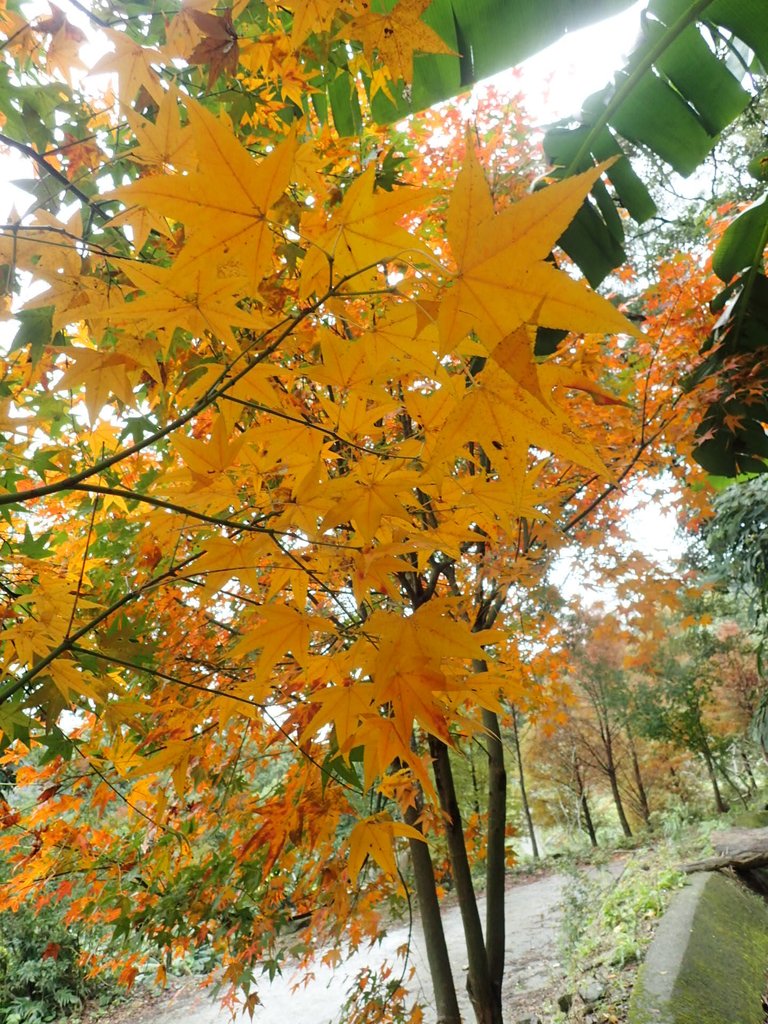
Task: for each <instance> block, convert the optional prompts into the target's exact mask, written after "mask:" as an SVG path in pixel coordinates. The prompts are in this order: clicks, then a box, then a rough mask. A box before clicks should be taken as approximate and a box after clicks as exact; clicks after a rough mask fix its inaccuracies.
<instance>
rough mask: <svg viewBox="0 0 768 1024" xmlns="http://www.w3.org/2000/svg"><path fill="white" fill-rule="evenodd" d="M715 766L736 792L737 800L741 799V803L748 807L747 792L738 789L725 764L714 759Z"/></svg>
mask: <svg viewBox="0 0 768 1024" xmlns="http://www.w3.org/2000/svg"><path fill="white" fill-rule="evenodd" d="M715 766H716V767H717V768H719V769H720V774H721V775H722V777H723V778H724V779H725V781H726V782H727V783H728V785H729V786H730V787H731V789H732V790H733V792H734V793H735V794H736V796H737V797H738V798H739V800H741V803H742V805H743V806H744V807H745V808H746V807H749V800H748V799H747V797H748V794H747V793H742V791H741V790H740V789H739V787H738V786H737V785H736V783H735V782H734V780H733V778H732V776H731V773H730V772H729V771H728V770H727V769H726V768H725V766H724V765H723V763H722V761H720V760H715Z"/></svg>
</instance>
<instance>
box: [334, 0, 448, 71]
mask: <svg viewBox="0 0 768 1024" xmlns="http://www.w3.org/2000/svg"><path fill="white" fill-rule="evenodd" d="M431 3H432V0H400V2H399V3H397V4H395V6H394V7H393V8H392V10H391V11H390V12H389V13H388V14H377V13H375V12H374V11H370V10H369V11H368V12H367V13H366V14H363V15H361V16H360V17H359V18H354V19H353V20H352V21H351V22H350V24H349V25H345V26H344V28H343V29H342V31H341V32H340V33H339V35H340V36H342V37H343V38H344V39H356V40H358V41H359V42H361V43H362V44H363V49H364V51H365V55H366V57H367V58H368V62H369V63H370V64H371V65H373V62H374V55H378V58H379V60H380V61H382V62H383V63H384V64H386V66H387V68H388V69H389V73H390V75H391V76H392V78H393V80H394V81H397V80H398V79H400V78H402V80H403V81H404V82H411V81H412V80H413V56H414V54H415V53H447V54H452V55H453V56H456V51H455V50H452V49H451V48H450V46H448V44H447V43H446V42H445V41H444V40H443V39H441V38H440V36H439V35H438V34H437V32H435V31H434V29H431V28H430V27H429V26H428V25H426V24H425V23H424V22H423V21H422V20H421V16H422V14H423V13H424V11H426V9H427V8H428V7H429V6H430V4H431Z"/></svg>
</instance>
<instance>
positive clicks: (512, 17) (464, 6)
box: [330, 0, 634, 130]
mask: <svg viewBox="0 0 768 1024" xmlns="http://www.w3.org/2000/svg"><path fill="white" fill-rule="evenodd" d="M633 2H634V0H578V2H574V0H434V2H433V3H432V5H431V6H430V7H429V8H428V10H427V11H426V12H425V14H424V15H423V20H424V21H425V22H426V23H427V24H428V25H429V26H430V28H433V29H434V30H435V31H436V32H437V33H438V35H440V36H441V37H442V38H443V39H444V40H445V42H446V43H447V44H448V45H449V46H450V47H451V48H452V49H454V50H455V51H456V53H457V54H458V56H456V57H453V56H447V55H429V54H424V55H421V56H417V57H416V59H415V61H414V75H413V83H412V87H411V88H410V89H408V88H406V87H405V86H404V84H403V83H402V82H400V83H398V84H397V85H396V86H394V88H393V96H394V99H395V102H391V101H389V100H388V99H387V98H386V97H385V96H384V95H383V93H381V92H379V93H377V95H376V99H375V101H374V104H373V113H374V116H375V117H376V119H377V120H379V121H381V122H385V123H386V122H389V121H394V120H397V119H398V118H402V117H404V116H405V115H407V114H409V113H412V112H413V111H416V110H423V109H425V108H426V107H430V106H432V105H433V104H434V103H438V102H439V101H440V100H445V99H449V98H450V97H451V96H455V95H456V94H457V93H459V92H462V91H463V90H465V89H469V88H470V87H471V86H472V85H474V83H475V82H478V81H480V80H481V79H482V78H487V77H488V76H489V75H494V74H496V73H497V72H499V71H504V70H505V69H506V68H510V67H514V66H515V65H516V64H519V63H520V62H521V61H524V60H525V59H526V58H527V57H530V56H532V55H533V54H534V53H538V52H539V51H540V50H542V49H544V47H546V46H549V44H550V43H553V42H555V41H556V40H557V39H559V38H560V37H561V36H563V35H565V34H566V33H567V32H573V31H575V30H576V29H578V28H583V27H584V26H585V25H590V24H593V23H594V22H596V21H601V20H602V19H603V18H607V17H610V16H611V15H613V14H618V13H620V12H621V11H623V10H626V9H627V8H628V7H631V6H632V3H633ZM394 3H395V0H386V2H384V3H379V4H377V5H376V6H377V7H379V8H381V9H389V8H391V7H393V6H394ZM330 102H331V108H332V110H333V114H334V120H335V121H336V124H337V126H338V127H339V129H340V130H343V128H344V127H345V126H347V125H348V124H349V123H350V122H349V120H348V115H347V112H346V111H345V110H344V108H343V106H341V107H340V108H339V119H338V120H336V118H337V107H336V104H335V103H334V97H333V96H330ZM340 102H341V104H345V103H346V97H345V96H342V97H341V99H340Z"/></svg>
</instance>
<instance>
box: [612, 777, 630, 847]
mask: <svg viewBox="0 0 768 1024" xmlns="http://www.w3.org/2000/svg"><path fill="white" fill-rule="evenodd" d="M606 775H607V776H608V782H609V783H610V785H611V794H612V796H613V802H614V804H615V805H616V813H617V814H618V816H619V824H620V825H621V831H622V832H623V833H624V835H625V836H626V837H627V838H628V839H629V838H631V836H632V829H631V828H630V827H629V822H628V821H627V816H626V814H625V813H624V804H623V802H622V799H621V793H620V791H619V780H618V779H617V778H616V769H615V768H614V767H611V768H610V769H609V770H608V771H606Z"/></svg>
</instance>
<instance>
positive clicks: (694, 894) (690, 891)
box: [628, 874, 768, 1024]
mask: <svg viewBox="0 0 768 1024" xmlns="http://www.w3.org/2000/svg"><path fill="white" fill-rule="evenodd" d="M767 972H768V905H766V903H765V902H764V901H763V900H762V899H760V898H759V897H758V896H755V895H754V894H753V893H750V892H747V891H746V890H745V889H744V888H743V887H742V886H740V885H738V884H737V883H736V882H732V881H730V880H729V879H726V878H724V877H723V876H722V875H719V874H701V875H697V876H695V877H694V880H693V881H692V882H691V884H690V885H688V886H687V887H686V888H685V889H684V890H682V892H680V893H678V895H677V896H676V897H675V899H674V900H673V902H672V905H671V906H670V908H669V910H668V911H667V913H666V914H665V915H664V918H663V919H662V921H661V924H660V925H659V930H658V932H657V933H656V937H655V938H654V940H653V942H652V943H651V946H650V948H649V950H648V955H647V956H646V959H645V963H644V964H643V966H642V968H641V969H640V971H639V973H638V977H637V981H636V983H635V988H634V991H633V993H632V998H631V1000H630V1005H629V1015H628V1024H763V1022H764V1020H765V1015H764V1011H763V1009H762V1006H761V997H762V993H763V990H764V988H765V980H766V974H767Z"/></svg>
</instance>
